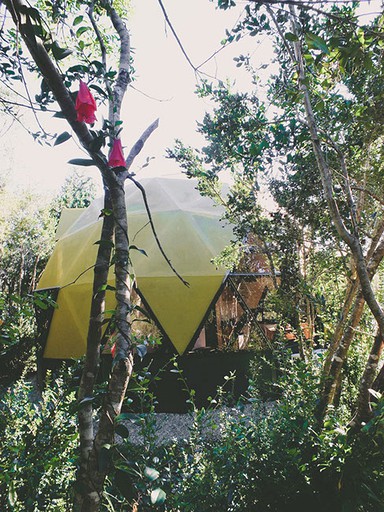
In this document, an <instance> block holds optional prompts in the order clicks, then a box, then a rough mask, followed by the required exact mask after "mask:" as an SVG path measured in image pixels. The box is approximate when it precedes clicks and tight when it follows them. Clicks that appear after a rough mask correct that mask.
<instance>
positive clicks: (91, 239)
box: [37, 221, 101, 289]
mask: <svg viewBox="0 0 384 512" xmlns="http://www.w3.org/2000/svg"><path fill="white" fill-rule="evenodd" d="M100 232H101V222H100V221H99V222H96V223H95V224H92V225H90V226H87V227H86V228H84V229H81V230H79V231H76V232H75V233H72V234H71V235H70V236H65V237H63V238H62V239H60V240H59V241H58V242H57V244H56V246H55V249H54V251H53V253H52V256H51V257H50V259H49V261H48V263H47V266H46V267H45V270H44V272H43V274H42V276H41V278H40V281H39V284H38V286H37V289H44V288H54V287H64V286H69V285H71V284H72V283H73V284H74V285H81V284H84V283H92V282H93V265H94V264H95V261H96V255H97V248H98V246H97V245H95V242H97V241H98V240H99V239H100Z"/></svg>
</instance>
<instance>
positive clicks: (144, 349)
mask: <svg viewBox="0 0 384 512" xmlns="http://www.w3.org/2000/svg"><path fill="white" fill-rule="evenodd" d="M136 352H137V355H138V356H139V357H140V359H143V357H144V356H145V355H146V353H147V346H146V345H143V344H141V345H136Z"/></svg>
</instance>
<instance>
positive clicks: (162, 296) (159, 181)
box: [38, 178, 232, 359]
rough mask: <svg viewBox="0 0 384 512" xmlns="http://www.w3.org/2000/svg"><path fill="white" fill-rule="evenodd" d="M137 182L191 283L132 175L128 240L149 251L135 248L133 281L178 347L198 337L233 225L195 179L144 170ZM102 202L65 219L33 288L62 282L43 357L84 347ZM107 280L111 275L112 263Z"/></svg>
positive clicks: (69, 354) (110, 300)
mask: <svg viewBox="0 0 384 512" xmlns="http://www.w3.org/2000/svg"><path fill="white" fill-rule="evenodd" d="M141 184H142V185H143V187H144V188H145V190H146V194H147V198H148V203H149V206H150V210H151V213H152V217H153V220H154V224H155V227H156V231H157V234H158V237H159V239H160V240H161V243H162V246H163V248H164V250H165V252H166V254H167V256H168V258H169V259H170V260H171V262H172V264H173V266H174V267H175V268H176V270H177V271H178V273H179V274H180V275H181V276H182V277H183V278H184V279H185V280H186V281H188V283H189V284H190V286H189V287H186V286H185V285H184V284H183V283H182V282H181V281H180V279H178V277H177V276H175V274H174V273H173V272H172V270H171V269H170V267H169V266H168V264H167V262H166V261H165V259H164V258H163V256H162V255H161V253H160V251H159V248H158V247H157V244H156V241H155V238H154V236H153V233H152V231H151V228H150V226H149V224H148V216H147V213H146V211H145V207H144V203H143V199H142V195H141V192H140V191H139V190H138V189H137V187H136V186H135V185H134V184H133V183H131V182H129V183H128V184H127V187H126V204H127V210H128V225H129V228H128V230H129V233H128V235H129V240H130V243H131V244H134V245H135V246H137V247H138V248H140V249H143V250H144V251H145V253H146V254H147V255H148V256H147V257H146V256H145V255H143V254H142V253H141V252H139V251H132V254H131V259H132V264H133V271H134V274H135V276H136V286H137V289H138V292H139V294H140V295H141V297H142V298H143V300H144V302H145V304H146V305H147V306H148V307H149V309H150V311H151V313H152V315H153V316H154V317H155V319H156V321H157V323H158V325H159V326H160V327H161V330H162V331H163V332H164V333H165V334H166V335H167V337H168V338H169V340H170V341H171V343H172V344H173V346H174V348H175V351H176V352H178V353H179V354H183V353H184V351H185V350H186V348H187V347H188V346H189V345H190V343H191V341H192V340H193V339H194V338H195V337H197V335H198V333H199V331H200V329H201V326H202V324H203V322H204V318H205V315H206V312H207V310H208V309H209V307H210V305H211V303H212V301H213V300H214V298H215V296H216V294H217V293H218V291H219V290H220V287H221V285H222V282H223V279H224V277H225V274H226V271H225V269H224V268H218V267H216V266H215V265H214V264H213V263H212V258H214V257H216V256H217V255H218V254H219V253H220V252H221V251H222V250H223V249H224V247H225V246H226V245H228V243H229V242H230V239H231V236H232V228H231V226H230V225H228V224H224V223H223V222H222V221H221V220H220V219H221V217H222V215H223V209H222V208H221V207H219V206H217V205H215V204H214V203H213V201H212V200H211V199H209V198H208V197H202V196H201V195H200V194H199V192H198V191H197V190H196V188H195V186H196V182H194V181H192V180H187V179H169V178H151V179H149V178H147V179H143V180H141ZM102 208H103V200H102V198H100V199H96V200H95V201H93V203H92V204H91V205H90V206H89V207H88V208H87V209H85V210H84V211H83V212H79V215H78V218H77V220H75V221H74V222H73V223H72V224H71V223H69V224H70V225H69V227H68V228H67V229H66V231H65V232H64V233H63V234H62V235H61V237H60V239H59V240H58V242H57V244H56V246H55V249H54V251H53V254H52V256H51V258H50V260H49V261H48V264H47V266H46V269H45V270H44V272H43V274H42V277H41V279H40V281H39V284H38V290H44V289H52V288H59V293H58V298H57V304H58V308H57V309H55V310H54V313H53V317H52V321H51V323H50V328H49V333H48V338H47V343H46V347H45V351H44V357H46V358H56V359H68V358H77V357H81V356H82V355H84V353H85V349H86V337H87V329H88V321H89V312H90V304H91V295H92V282H93V265H94V263H95V260H96V254H97V245H95V242H97V241H98V240H99V238H100V232H101V223H102V221H101V219H100V218H99V215H100V211H101V210H102ZM72 221H73V219H72ZM63 224H65V222H64V223H63ZM108 282H109V284H110V285H113V283H114V274H113V269H112V268H111V271H110V275H109V280H108ZM106 308H107V309H112V308H114V296H113V292H107V306H106Z"/></svg>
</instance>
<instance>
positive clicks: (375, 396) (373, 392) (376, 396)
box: [368, 388, 382, 400]
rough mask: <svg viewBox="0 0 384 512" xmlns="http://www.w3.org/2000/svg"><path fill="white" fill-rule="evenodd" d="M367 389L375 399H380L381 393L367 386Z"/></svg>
mask: <svg viewBox="0 0 384 512" xmlns="http://www.w3.org/2000/svg"><path fill="white" fill-rule="evenodd" d="M368 391H369V392H370V393H371V395H372V396H373V397H374V398H376V400H380V399H381V397H382V394H381V393H379V391H376V390H375V389H372V388H369V389H368Z"/></svg>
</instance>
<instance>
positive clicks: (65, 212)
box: [56, 208, 84, 240]
mask: <svg viewBox="0 0 384 512" xmlns="http://www.w3.org/2000/svg"><path fill="white" fill-rule="evenodd" d="M83 213H84V208H63V209H62V211H61V214H60V220H59V224H58V226H57V229H56V239H57V240H58V239H59V238H62V237H63V236H64V235H65V233H66V232H67V231H68V229H69V228H70V227H71V226H72V225H73V224H74V222H76V221H77V219H78V218H79V217H80V215H82V214H83Z"/></svg>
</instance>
